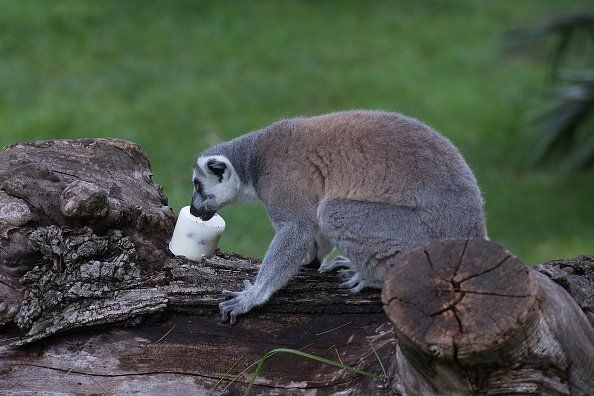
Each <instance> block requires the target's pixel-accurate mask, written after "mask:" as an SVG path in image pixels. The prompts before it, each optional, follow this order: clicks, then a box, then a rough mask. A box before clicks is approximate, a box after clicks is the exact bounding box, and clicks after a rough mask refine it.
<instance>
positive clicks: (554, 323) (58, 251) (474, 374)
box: [0, 139, 594, 395]
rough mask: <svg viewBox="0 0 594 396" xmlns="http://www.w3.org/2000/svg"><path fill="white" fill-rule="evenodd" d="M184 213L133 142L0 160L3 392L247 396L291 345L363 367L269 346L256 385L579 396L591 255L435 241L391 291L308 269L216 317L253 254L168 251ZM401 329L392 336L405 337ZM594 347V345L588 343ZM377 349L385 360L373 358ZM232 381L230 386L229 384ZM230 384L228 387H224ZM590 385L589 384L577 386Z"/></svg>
mask: <svg viewBox="0 0 594 396" xmlns="http://www.w3.org/2000/svg"><path fill="white" fill-rule="evenodd" d="M173 222H174V215H173V212H172V211H171V209H170V208H169V207H168V206H167V201H166V198H165V196H164V195H163V193H162V192H161V189H160V187H159V186H158V185H156V184H155V183H154V182H153V181H152V178H151V172H150V168H149V163H148V160H147V159H146V157H145V155H144V153H143V152H142V150H141V149H140V148H139V147H138V146H136V145H134V144H133V143H129V142H124V141H120V140H111V139H95V140H93V139H85V140H74V141H58V142H35V143H23V144H17V145H13V146H9V147H7V148H5V149H4V150H3V151H2V152H1V153H0V246H1V247H2V249H0V325H4V326H3V328H1V329H0V389H2V390H3V392H4V393H8V394H11V393H12V394H21V393H23V392H32V393H44V392H47V391H49V390H51V391H53V392H62V393H68V394H80V393H83V394H88V393H93V394H117V393H132V392H140V393H142V394H163V393H165V394H204V393H206V392H208V391H209V390H214V393H215V394H217V393H222V394H227V393H230V394H238V393H241V392H242V391H243V390H245V383H246V381H247V380H248V378H249V372H248V373H244V374H242V375H240V376H239V377H238V378H237V381H235V382H234V383H231V381H230V380H231V379H232V378H233V377H235V375H236V374H237V373H239V372H241V371H242V370H243V369H244V368H245V367H247V366H248V365H249V364H250V363H252V362H253V361H254V360H256V359H257V358H259V357H261V356H262V355H264V354H265V353H266V352H268V351H270V350H272V349H275V348H280V347H286V348H294V349H301V350H303V351H305V352H308V353H313V354H316V355H320V356H323V357H325V358H328V359H332V360H336V361H342V362H344V363H345V364H348V365H351V366H355V367H357V368H360V369H363V370H367V371H370V372H373V373H375V374H376V375H378V376H379V375H380V374H382V372H383V370H382V366H383V367H384V368H385V370H386V374H387V379H385V380H384V379H379V378H373V379H370V378H364V377H360V376H358V375H356V374H353V373H350V372H347V371H344V370H339V369H337V368H335V367H330V366H325V365H321V364H319V363H316V362H313V361H309V360H305V359H303V358H299V357H295V356H275V357H274V358H272V359H271V361H270V363H268V364H267V366H266V367H265V369H264V371H263V372H262V374H261V376H260V377H259V378H258V380H257V387H256V389H255V390H256V392H257V393H261V394H313V393H315V394H318V395H323V394H334V393H337V392H346V393H349V392H350V393H353V394H381V395H387V394H408V395H413V394H418V392H427V393H434V394H446V393H467V392H475V393H489V394H506V393H507V394H509V393H513V392H520V393H524V394H540V393H541V392H545V393H546V392H548V393H551V394H553V393H557V394H569V391H570V390H571V391H572V392H573V393H575V394H586V393H587V392H586V391H587V390H588V389H590V390H591V389H592V367H593V365H592V344H591V342H592V327H591V324H590V323H588V321H587V320H586V317H585V316H584V314H583V313H582V311H580V309H579V307H578V306H577V305H576V301H577V303H579V304H580V306H581V307H582V309H583V310H584V311H585V312H586V313H587V314H591V312H592V299H593V297H592V291H593V290H594V287H593V284H592V281H593V276H592V275H593V274H594V260H593V259H592V258H590V257H582V258H579V259H576V260H573V261H567V262H555V263H552V264H550V265H544V266H541V267H539V268H538V269H539V271H541V272H543V273H544V274H546V275H548V276H550V277H552V278H553V279H555V280H556V281H558V282H559V283H560V284H561V285H562V286H563V287H564V288H565V289H566V290H567V291H568V292H569V293H570V294H571V295H572V296H574V297H575V298H576V300H575V301H574V300H573V299H572V298H571V297H570V296H569V295H568V294H567V293H566V292H565V291H564V290H563V289H562V288H561V287H559V286H557V285H556V284H555V283H553V282H551V281H550V280H549V279H548V278H546V277H545V276H543V275H541V274H539V273H538V272H536V271H535V270H532V269H531V270H528V269H526V268H525V266H524V265H523V264H522V263H521V262H520V261H519V260H517V259H516V258H514V257H513V256H511V255H510V254H509V253H508V252H507V251H505V249H503V248H501V247H499V246H497V245H495V244H492V243H490V242H486V241H474V240H471V241H465V240H452V241H440V242H434V243H432V244H431V245H429V246H427V247H426V248H425V249H420V250H417V251H414V252H411V253H410V254H408V255H407V256H406V257H405V258H403V262H402V264H401V265H399V267H398V268H397V269H396V270H395V272H394V274H393V277H392V278H391V279H390V280H389V281H388V283H387V287H385V290H384V294H383V298H384V303H385V304H386V305H385V309H386V312H387V313H388V315H389V317H390V319H391V321H392V323H393V325H394V327H392V325H391V324H390V322H389V320H388V318H387V317H386V315H385V314H384V312H383V311H382V305H381V302H380V295H379V293H378V292H372V291H369V292H363V293H361V294H359V295H356V296H353V295H350V294H348V293H347V292H346V291H345V290H344V289H341V288H340V287H339V282H340V279H338V277H337V276H336V275H332V274H330V275H328V274H324V275H321V274H318V273H317V271H315V270H311V269H304V270H303V271H302V272H301V274H299V275H298V276H297V277H296V278H295V279H294V280H293V281H292V282H291V283H290V284H289V285H288V286H287V287H286V288H285V289H283V290H282V291H280V292H279V293H277V294H276V295H275V296H273V298H272V299H271V300H270V302H268V303H267V304H266V305H265V306H263V307H261V308H259V309H257V310H255V311H253V312H250V314H248V315H245V316H242V317H241V318H240V321H239V322H238V324H237V325H236V326H229V325H226V324H222V323H220V321H219V317H218V303H219V302H221V301H222V299H223V298H222V296H221V293H220V291H221V290H222V289H231V290H233V289H237V288H240V285H241V284H242V281H243V280H244V279H253V278H254V277H255V275H256V273H257V271H258V267H259V265H260V263H259V262H258V261H256V260H251V259H247V258H243V257H240V256H237V255H234V254H224V253H220V252H218V253H217V254H216V255H215V256H213V257H212V258H210V259H208V260H205V261H203V262H200V263H193V262H189V261H187V260H184V259H181V258H175V257H172V256H171V255H170V254H169V253H168V251H167V245H166V244H167V240H168V238H169V236H170V235H171V232H172V228H173ZM394 329H395V330H396V333H397V334H398V335H399V337H398V339H397V338H396V337H395V336H394ZM588 342H590V344H588ZM376 353H377V356H376ZM227 386H228V388H227V389H225V387H227ZM224 389H225V390H224ZM584 390H586V391H584Z"/></svg>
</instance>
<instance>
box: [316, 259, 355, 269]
mask: <svg viewBox="0 0 594 396" xmlns="http://www.w3.org/2000/svg"><path fill="white" fill-rule="evenodd" d="M339 267H347V268H350V267H351V260H349V259H348V258H346V257H343V256H336V257H335V258H334V260H332V261H324V262H323V263H322V265H320V268H319V269H318V271H319V272H330V271H332V270H334V269H336V268H339Z"/></svg>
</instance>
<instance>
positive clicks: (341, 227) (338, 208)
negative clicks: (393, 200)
mask: <svg viewBox="0 0 594 396" xmlns="http://www.w3.org/2000/svg"><path fill="white" fill-rule="evenodd" d="M317 215H318V221H319V225H320V231H321V232H322V233H323V234H324V235H325V236H326V237H327V238H328V239H329V240H330V242H331V243H332V244H333V245H334V246H336V248H337V249H339V250H340V251H341V252H342V253H344V255H345V256H346V258H339V259H338V260H337V261H336V262H334V261H332V262H330V263H328V264H326V265H323V266H322V267H323V268H324V269H332V268H336V267H338V266H345V267H347V269H346V270H343V271H342V275H343V276H345V277H348V280H347V281H346V282H344V283H343V285H344V286H345V287H348V288H349V289H350V291H351V292H353V293H357V292H359V291H361V290H362V289H364V288H366V287H372V288H381V287H382V285H383V282H384V279H385V278H386V276H387V274H388V273H389V271H390V269H391V268H392V267H393V266H394V265H395V264H396V262H397V257H398V256H399V255H400V254H402V253H404V252H407V251H409V250H411V249H413V248H415V247H417V246H420V245H422V244H424V243H426V242H428V241H429V240H430V239H431V238H430V235H431V232H430V229H429V226H428V225H427V223H426V222H424V221H423V219H422V213H421V211H420V210H417V209H414V208H410V207H403V206H397V205H390V204H384V203H376V202H363V201H354V200H347V199H328V200H324V201H323V202H322V203H321V204H320V206H319V208H318V212H317Z"/></svg>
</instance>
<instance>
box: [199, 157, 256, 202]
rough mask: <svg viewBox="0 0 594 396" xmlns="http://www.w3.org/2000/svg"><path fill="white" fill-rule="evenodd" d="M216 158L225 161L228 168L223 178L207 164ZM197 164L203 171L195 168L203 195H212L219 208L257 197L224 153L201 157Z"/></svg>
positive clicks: (218, 160)
mask: <svg viewBox="0 0 594 396" xmlns="http://www.w3.org/2000/svg"><path fill="white" fill-rule="evenodd" d="M211 159H214V160H216V161H217V162H223V163H224V164H225V165H226V166H227V169H225V171H224V172H223V175H222V178H223V180H219V176H217V175H215V174H214V173H213V172H212V171H211V170H210V169H208V166H207V165H206V164H207V163H208V161H209V160H211ZM196 166H197V167H198V168H200V170H201V171H202V172H197V171H196V169H194V174H193V176H194V178H195V179H197V180H198V181H200V184H201V185H202V193H203V195H205V196H206V195H211V196H212V197H213V199H214V202H215V203H216V206H217V207H218V208H220V207H222V206H225V205H228V204H232V203H240V202H246V201H250V200H253V199H255V198H256V193H255V191H254V189H253V187H252V186H249V185H246V184H244V183H242V182H241V179H240V178H239V175H238V174H237V172H236V171H235V168H234V167H233V165H232V164H231V161H229V159H228V158H227V157H225V156H224V155H209V156H205V157H199V158H198V159H197V160H196Z"/></svg>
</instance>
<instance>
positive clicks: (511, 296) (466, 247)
mask: <svg viewBox="0 0 594 396" xmlns="http://www.w3.org/2000/svg"><path fill="white" fill-rule="evenodd" d="M535 295H536V287H535V284H534V282H533V280H532V279H531V277H530V274H529V272H528V268H527V267H526V266H525V265H524V264H523V263H522V262H521V261H520V260H519V259H518V258H516V257H514V256H513V255H512V254H511V253H510V252H509V251H507V250H506V249H505V248H503V247H501V246H500V245H497V244H495V243H492V242H490V241H487V240H483V239H450V240H445V241H436V242H433V243H430V244H428V245H425V246H424V247H422V248H419V249H416V250H414V251H412V252H410V253H408V254H407V255H405V256H404V257H403V258H402V260H401V262H400V264H399V265H398V267H397V268H396V269H394V270H393V272H392V273H391V274H390V276H389V278H388V279H387V281H386V284H385V286H384V291H383V293H382V301H383V303H384V308H385V311H386V313H387V314H388V317H389V318H390V320H391V321H392V323H393V325H394V328H395V330H396V332H397V334H398V336H399V338H400V339H401V343H402V344H404V343H409V344H414V346H415V347H416V348H418V349H420V350H421V351H423V352H426V353H428V354H431V355H434V356H437V357H441V358H444V359H452V360H456V361H463V360H464V361H471V360H475V359H478V360H482V361H484V360H485V359H490V358H496V355H497V354H496V353H495V352H497V351H498V350H501V349H502V348H503V345H505V344H506V343H507V342H509V341H510V340H511V339H512V338H513V337H514V335H515V334H516V333H517V332H518V330H520V328H519V327H521V326H518V324H522V323H525V322H526V321H527V320H529V318H530V317H531V314H532V312H533V311H534V305H535Z"/></svg>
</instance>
